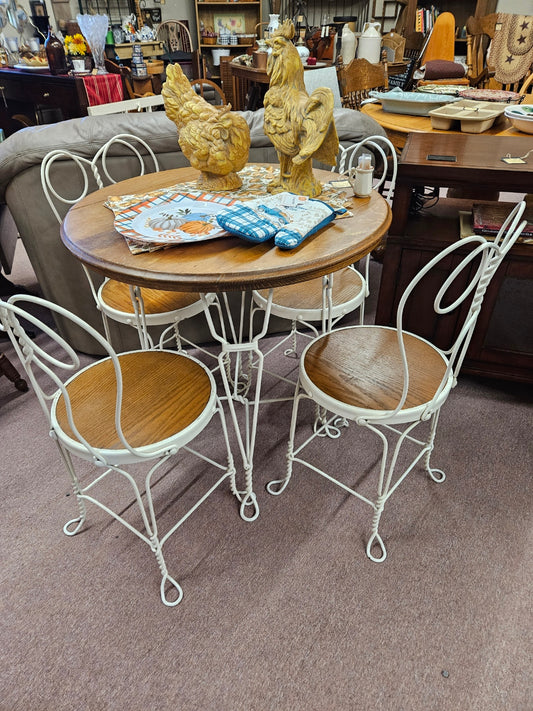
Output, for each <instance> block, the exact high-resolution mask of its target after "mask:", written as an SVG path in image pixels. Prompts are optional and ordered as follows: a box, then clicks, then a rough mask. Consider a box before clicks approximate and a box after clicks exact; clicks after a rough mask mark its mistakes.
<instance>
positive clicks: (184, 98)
mask: <svg viewBox="0 0 533 711" xmlns="http://www.w3.org/2000/svg"><path fill="white" fill-rule="evenodd" d="M161 94H162V95H163V98H164V101H165V113H166V115H167V116H168V118H169V119H170V120H171V121H173V122H174V123H175V124H176V127H177V129H178V143H179V145H180V148H181V150H182V151H183V154H184V155H185V157H186V158H187V159H188V160H189V162H190V164H191V165H192V167H193V168H196V169H198V170H200V171H201V175H200V177H199V178H198V181H197V185H198V187H199V188H201V189H202V190H207V191H217V190H236V189H237V188H240V187H241V185H242V180H241V178H240V177H239V176H238V175H237V173H238V171H239V170H242V168H244V166H245V165H246V162H247V161H248V152H249V150H250V129H249V127H248V124H247V123H246V121H245V120H244V118H243V117H242V116H240V115H239V114H237V113H234V112H232V111H231V105H227V106H213V105H212V104H209V103H208V102H207V101H205V99H204V98H203V97H201V96H199V95H198V94H197V93H196V91H195V90H194V88H193V87H192V86H191V83H190V81H189V80H188V79H187V77H186V76H185V75H184V74H183V72H182V70H181V67H180V65H179V64H171V65H169V66H168V67H167V80H166V81H165V83H164V84H163V89H162V91H161Z"/></svg>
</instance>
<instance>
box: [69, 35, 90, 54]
mask: <svg viewBox="0 0 533 711" xmlns="http://www.w3.org/2000/svg"><path fill="white" fill-rule="evenodd" d="M65 50H66V52H67V54H70V55H72V56H74V57H84V56H85V55H86V54H87V44H86V42H85V39H84V37H83V35H80V33H79V32H78V33H77V34H75V35H66V37H65Z"/></svg>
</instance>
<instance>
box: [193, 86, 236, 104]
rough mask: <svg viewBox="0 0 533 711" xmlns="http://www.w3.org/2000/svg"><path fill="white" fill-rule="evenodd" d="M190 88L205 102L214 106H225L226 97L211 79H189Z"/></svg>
mask: <svg viewBox="0 0 533 711" xmlns="http://www.w3.org/2000/svg"><path fill="white" fill-rule="evenodd" d="M191 86H192V87H193V89H194V90H195V91H196V93H197V94H199V95H200V96H201V97H202V98H203V99H205V101H207V102H208V103H209V104H213V105H214V106H226V104H227V103H228V102H227V101H226V95H225V94H224V92H223V91H222V89H221V88H220V87H219V85H218V84H216V83H215V82H214V81H211V79H191Z"/></svg>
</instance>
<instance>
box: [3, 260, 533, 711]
mask: <svg viewBox="0 0 533 711" xmlns="http://www.w3.org/2000/svg"><path fill="white" fill-rule="evenodd" d="M14 277H15V280H18V281H19V283H20V282H21V281H23V280H24V279H23V275H21V274H19V273H15V274H14ZM378 278H379V267H377V265H374V268H373V279H374V281H375V280H376V279H378ZM30 282H31V279H30V280H26V281H25V285H26V286H29V285H30ZM269 365H270V367H271V368H272V369H273V370H275V369H284V371H286V372H288V371H289V370H290V369H291V368H292V369H294V368H295V367H296V362H295V361H290V360H288V359H287V358H285V357H283V356H276V357H274V358H273V360H272V361H271V363H270V364H269ZM270 384H271V383H270V381H267V384H266V388H267V390H268V388H269V387H270ZM531 403H532V388H531V387H526V386H520V385H516V384H511V383H506V382H503V381H502V382H496V381H490V380H482V379H479V380H476V379H473V378H468V377H464V378H463V379H462V380H461V381H460V384H459V386H458V387H457V388H456V390H455V391H454V392H453V393H452V396H451V397H450V400H449V402H448V403H447V405H446V407H445V408H444V410H443V413H442V417H441V423H440V432H439V436H438V440H437V444H436V450H435V453H434V463H435V465H436V466H441V465H442V466H443V468H444V469H445V470H446V472H447V475H448V478H447V480H446V482H445V483H444V484H441V485H437V484H434V483H432V482H431V481H428V480H427V479H426V478H425V476H424V474H423V473H422V472H421V471H419V470H415V471H414V472H413V473H412V474H411V475H410V477H408V479H407V480H406V481H405V482H404V483H403V485H402V486H401V487H400V488H399V489H398V491H397V492H396V493H395V494H394V495H393V497H392V499H391V501H390V504H389V506H388V507H387V508H386V509H385V513H384V515H383V519H382V533H383V537H384V539H385V541H386V544H387V546H388V554H389V555H388V558H387V560H386V562H385V563H384V564H381V565H377V564H374V563H372V562H370V561H369V560H368V559H367V558H366V556H365V553H364V543H365V541H366V537H367V535H368V529H369V524H370V519H371V512H370V509H369V508H368V507H367V506H365V505H363V504H362V503H361V502H359V501H356V500H353V499H348V497H347V496H346V495H345V494H344V493H343V492H342V491H341V490H339V489H337V488H335V487H333V486H332V485H331V484H329V483H327V482H326V481H325V480H323V479H322V478H320V477H318V476H316V475H314V474H312V473H307V472H304V471H302V469H301V468H296V469H295V474H294V477H293V480H292V482H291V484H290V486H289V487H288V489H287V491H286V492H285V493H284V495H282V496H280V497H272V496H270V495H269V494H268V493H267V492H266V491H265V484H266V482H268V481H269V480H270V479H271V478H273V477H276V476H280V474H282V472H283V471H284V453H285V443H286V439H287V427H288V424H287V418H288V412H289V410H288V407H287V405H268V406H266V407H265V408H264V409H263V410H262V413H261V425H260V436H259V444H258V451H257V459H256V477H255V489H256V491H257V495H258V499H259V504H260V507H261V513H260V516H259V518H258V519H257V521H255V522H254V523H245V522H244V521H242V520H241V519H240V518H239V516H238V510H237V505H236V502H235V500H234V499H233V497H232V496H231V494H230V493H229V492H228V491H227V490H225V489H221V490H219V491H218V492H217V493H215V494H214V495H213V496H212V497H211V498H210V499H209V500H208V501H207V502H206V503H205V504H204V505H203V506H202V507H201V508H200V509H199V510H198V511H197V512H195V514H194V515H193V516H192V517H191V518H190V519H189V520H188V521H187V522H186V523H185V524H184V526H183V528H182V529H180V531H178V532H177V533H176V534H175V535H174V536H173V537H172V538H171V539H170V540H169V541H168V543H167V544H166V545H165V553H166V557H167V562H168V565H169V568H170V570H171V572H172V573H173V574H174V575H175V577H176V578H177V579H178V580H179V582H180V583H181V585H182V586H183V589H184V599H183V601H182V603H181V604H180V605H179V606H178V607H177V608H175V609H168V608H165V607H164V606H163V605H162V604H161V602H160V600H159V572H158V569H157V565H156V562H155V559H154V558H153V556H152V554H151V553H150V551H149V549H148V547H147V546H146V545H145V544H143V543H142V542H141V541H140V540H138V539H137V538H136V537H135V536H134V535H133V534H131V533H130V532H128V531H127V530H125V529H124V528H123V527H121V526H120V525H119V524H118V523H116V522H114V521H112V520H110V519H109V518H108V517H106V515H105V514H104V513H103V512H101V511H100V510H97V509H95V508H94V507H91V508H90V509H89V516H88V525H87V526H86V528H85V529H84V531H83V532H82V533H81V534H79V535H78V536H76V537H74V538H67V537H66V536H65V535H64V534H63V533H62V526H63V524H64V523H65V522H66V521H67V520H68V519H69V518H72V517H73V516H75V513H76V505H75V500H74V498H73V496H71V492H70V484H69V480H68V477H67V474H66V473H65V471H64V469H63V466H62V464H61V462H60V460H59V457H58V455H57V452H56V450H55V446H54V443H53V442H52V441H51V440H50V439H49V438H48V436H47V432H46V427H45V423H44V421H43V418H42V415H41V413H40V411H39V409H38V404H37V402H36V399H35V397H34V396H33V394H32V393H31V392H30V393H27V394H21V393H19V392H17V391H15V390H14V389H13V388H12V386H11V384H10V383H9V382H8V381H7V380H6V379H5V378H0V442H1V443H2V444H1V452H2V455H1V470H0V476H1V483H2V497H1V504H0V507H1V514H0V521H1V533H2V566H1V568H0V580H1V591H2V592H1V601H2V608H1V618H2V625H1V632H0V647H1V649H2V664H1V666H0V689H1V693H0V709H1V711H63V710H67V709H68V710H69V711H71V710H73V709H76V710H78V709H80V710H81V709H84V710H85V711H104V710H106V711H107V710H124V711H152V710H154V711H155V710H157V711H167V710H172V711H193V710H194V711H196V710H198V711H300V710H301V711H304V710H305V711H307V710H309V711H376V710H379V711H530V710H531V709H532V708H533V697H532V691H531V690H532V688H533V684H532V679H531V659H532V651H533V650H532V646H531V639H532V635H531V587H532V586H531V571H532V554H531V551H532V545H531V543H532V540H531V539H532V535H531V509H532V506H531V493H532V491H531V489H532V487H531V472H532V470H533V466H532V463H533V456H532V448H531V423H532V417H531V414H532V408H531ZM309 414H310V416H311V414H312V413H309ZM200 443H201V444H203V445H204V448H205V449H206V450H207V451H212V452H215V451H220V440H219V438H218V437H217V436H212V435H211V433H205V434H204V435H202V436H201V437H200ZM315 450H316V451H315V454H316V456H317V457H326V458H328V459H329V461H330V464H331V466H332V467H333V469H334V471H335V472H336V473H337V474H339V475H340V474H342V475H343V476H345V477H346V481H347V482H350V483H353V482H358V485H359V486H361V487H363V488H366V487H368V486H370V485H371V484H372V482H373V478H372V476H371V475H370V470H371V468H372V466H373V465H374V464H375V460H376V447H375V442H374V441H373V440H372V438H371V437H369V436H368V435H364V436H363V435H361V432H360V431H359V429H358V428H357V427H351V428H350V430H349V431H347V432H345V433H344V434H343V436H342V438H341V439H340V440H339V441H337V442H325V443H321V444H320V446H317V447H316V448H315ZM202 473H203V466H202V465H198V464H196V463H192V464H191V463H189V460H187V462H186V469H185V471H184V472H182V473H179V468H178V467H176V468H174V469H170V468H169V470H168V471H166V472H165V473H164V476H162V478H161V482H160V484H159V487H158V489H157V490H156V492H157V493H156V506H157V508H158V510H159V511H161V528H162V530H163V531H165V530H166V528H167V527H168V526H169V525H171V523H172V522H173V521H175V520H177V517H178V516H179V515H180V511H182V510H183V509H184V507H185V505H186V503H187V501H188V500H189V499H190V498H191V497H192V496H193V495H195V494H197V493H198V492H199V491H203V490H205V487H206V486H207V483H208V481H209V480H210V476H211V475H207V476H206V477H203V476H201V475H202ZM109 494H110V495H117V496H120V497H122V498H121V499H120V500H121V501H123V508H124V511H125V512H126V515H128V516H131V517H133V518H136V516H137V514H136V512H135V510H134V509H133V508H132V507H129V506H128V504H127V498H126V497H124V496H123V495H122V494H121V493H120V490H119V488H118V487H115V485H110V486H109Z"/></svg>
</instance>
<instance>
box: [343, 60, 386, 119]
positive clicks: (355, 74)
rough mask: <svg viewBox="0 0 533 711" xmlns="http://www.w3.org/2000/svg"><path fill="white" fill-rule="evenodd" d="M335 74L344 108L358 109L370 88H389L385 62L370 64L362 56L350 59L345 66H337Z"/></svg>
mask: <svg viewBox="0 0 533 711" xmlns="http://www.w3.org/2000/svg"><path fill="white" fill-rule="evenodd" d="M337 75H338V79H339V87H340V92H341V103H342V106H343V108H346V109H355V110H356V111H360V110H361V106H362V104H363V102H364V101H365V100H367V99H369V97H370V94H369V92H370V91H371V90H373V89H374V90H377V91H387V89H388V88H389V79H388V74H387V63H386V62H380V63H379V64H371V63H370V62H369V61H367V60H366V59H364V58H360V59H357V58H356V59H352V61H351V62H350V63H349V64H347V65H346V66H341V67H339V68H338V70H337Z"/></svg>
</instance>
